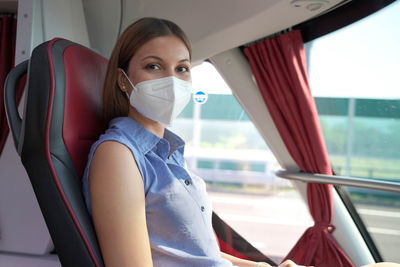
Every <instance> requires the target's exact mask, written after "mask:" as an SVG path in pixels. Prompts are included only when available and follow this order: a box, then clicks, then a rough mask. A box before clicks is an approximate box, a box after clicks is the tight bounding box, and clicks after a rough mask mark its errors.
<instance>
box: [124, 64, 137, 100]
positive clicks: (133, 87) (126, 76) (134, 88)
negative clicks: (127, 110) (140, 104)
mask: <svg viewBox="0 0 400 267" xmlns="http://www.w3.org/2000/svg"><path fill="white" fill-rule="evenodd" d="M121 71H122V73H123V74H124V75H125V78H127V79H128V82H129V83H130V85H131V86H132V90H135V91H137V89H136V87H135V86H134V85H133V82H132V81H131V79H129V77H128V75H127V74H126V72H125V71H124V70H123V69H121ZM124 92H125V94H126V96H127V97H128V99H129V98H130V96H129V94H128V92H127V91H124Z"/></svg>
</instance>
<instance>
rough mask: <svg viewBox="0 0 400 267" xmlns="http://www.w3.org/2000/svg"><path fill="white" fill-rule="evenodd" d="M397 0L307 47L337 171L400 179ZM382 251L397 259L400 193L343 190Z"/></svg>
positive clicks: (388, 258)
mask: <svg viewBox="0 0 400 267" xmlns="http://www.w3.org/2000/svg"><path fill="white" fill-rule="evenodd" d="M399 12H400V3H399V2H394V3H392V4H391V5H389V6H387V7H386V8H384V9H382V10H381V11H379V12H377V13H375V14H373V15H371V16H369V17H367V18H365V19H363V20H361V21H358V22H357V23H354V24H352V25H350V26H347V27H345V28H343V29H341V30H338V31H336V32H334V33H331V34H329V35H326V36H323V37H321V38H319V39H316V40H314V41H311V42H309V43H308V44H306V51H307V55H308V67H309V77H310V86H311V91H312V93H313V95H314V97H315V100H316V104H317V108H318V112H319V115H320V121H321V125H322V129H323V132H324V135H325V141H326V145H327V149H328V154H329V157H330V161H331V163H332V165H333V169H334V172H335V173H336V174H337V175H346V176H354V177H363V178H368V179H375V180H388V181H392V182H399V183H400V137H399V134H398V133H399V130H400V90H399V88H400V80H399V79H398V76H399V73H400V50H399V49H398V48H399V47H400V37H399V36H398V35H395V34H393V33H394V32H396V31H397V29H398V27H399V26H400V18H399V17H398V14H399ZM345 190H346V191H345V192H347V194H349V196H350V199H351V201H352V203H353V204H354V205H355V207H356V210H357V212H358V214H359V215H360V217H361V219H362V221H363V222H364V224H365V226H366V228H367V230H368V231H369V234H370V235H371V237H372V239H373V240H374V242H375V245H376V246H377V248H378V250H379V252H380V254H381V256H382V257H383V259H384V260H386V261H395V262H399V261H400V255H399V254H398V253H396V249H393V248H398V247H400V219H399V214H400V194H395V193H389V192H383V191H378V190H366V189H360V188H351V187H347V188H345Z"/></svg>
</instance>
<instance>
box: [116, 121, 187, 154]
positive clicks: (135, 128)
mask: <svg viewBox="0 0 400 267" xmlns="http://www.w3.org/2000/svg"><path fill="white" fill-rule="evenodd" d="M109 127H110V128H113V127H116V128H119V129H120V130H121V131H122V132H123V133H124V134H126V135H127V136H128V137H132V138H133V139H134V140H133V141H135V143H136V144H137V146H138V147H139V149H140V150H141V151H142V152H143V153H144V154H146V153H147V152H149V151H150V150H152V149H153V148H154V147H155V146H157V145H158V144H162V145H161V146H167V147H168V150H169V151H166V152H167V153H166V155H168V156H169V155H171V154H172V153H174V152H175V151H176V150H178V149H179V150H180V151H181V152H182V153H183V148H184V146H185V142H184V141H183V140H182V138H180V137H179V136H177V135H176V134H174V133H173V132H171V131H170V130H168V129H165V131H164V138H160V137H158V136H157V135H155V134H154V133H152V132H151V131H149V130H147V129H146V128H145V127H143V126H142V125H141V124H140V123H138V122H137V121H135V120H134V119H132V118H130V117H118V118H114V119H112V120H111V121H110V124H109ZM138 140H140V141H139V142H138ZM161 140H163V141H161ZM165 141H167V142H165ZM180 148H182V149H180ZM168 152H169V153H168Z"/></svg>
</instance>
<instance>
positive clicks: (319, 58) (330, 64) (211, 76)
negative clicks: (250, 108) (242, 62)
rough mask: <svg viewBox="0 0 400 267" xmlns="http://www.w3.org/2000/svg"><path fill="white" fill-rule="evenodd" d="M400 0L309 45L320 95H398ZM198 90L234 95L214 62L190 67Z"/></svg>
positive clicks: (316, 90) (315, 92)
mask: <svg viewBox="0 0 400 267" xmlns="http://www.w3.org/2000/svg"><path fill="white" fill-rule="evenodd" d="M399 14H400V1H396V2H394V3H392V4H391V5H389V6H387V7H386V8H384V9H382V10H380V11H378V12H377V13H375V14H373V15H370V16H368V17H367V18H364V19H363V20H361V21H358V22H356V23H353V24H351V25H349V26H347V27H345V28H343V29H340V30H338V31H335V32H333V33H331V34H328V35H326V36H323V37H320V38H318V39H316V40H313V41H312V42H310V43H308V44H306V47H310V46H311V50H310V53H309V54H308V56H309V58H308V68H309V69H308V70H309V79H310V87H311V91H312V93H313V95H314V96H316V97H346V98H348V97H356V98H378V99H400V15H399ZM192 79H193V88H194V90H195V91H196V90H203V89H204V91H206V92H207V93H209V94H230V93H231V90H230V89H229V87H228V85H227V84H226V83H225V81H224V80H223V79H222V77H221V76H220V75H219V74H218V72H217V71H216V70H215V69H214V67H213V66H212V65H211V64H210V63H207V62H205V63H203V64H201V65H199V66H196V67H194V68H193V70H192Z"/></svg>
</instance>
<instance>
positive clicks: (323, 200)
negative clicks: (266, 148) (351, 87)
mask: <svg viewBox="0 0 400 267" xmlns="http://www.w3.org/2000/svg"><path fill="white" fill-rule="evenodd" d="M244 53H245V55H246V56H247V58H248V59H249V63H250V67H251V69H252V72H253V74H254V77H255V79H256V81H257V85H258V87H259V90H260V93H261V95H262V97H263V99H264V102H265V103H266V105H267V107H268V110H269V112H270V114H271V117H272V119H273V120H274V123H275V125H276V127H277V129H278V131H279V133H280V135H281V137H282V140H283V142H284V143H285V145H286V147H287V149H288V151H289V153H290V155H291V156H292V157H293V159H294V161H295V162H296V163H297V165H298V166H299V167H300V169H301V170H302V171H304V172H310V173H321V174H328V175H330V174H332V168H331V166H330V163H329V160H328V154H327V151H326V146H325V141H324V138H323V133H322V129H321V126H320V123H319V118H318V112H317V108H316V105H315V102H314V98H313V97H312V95H311V91H310V86H309V83H308V76H307V63H306V58H305V52H304V46H303V41H302V38H301V34H300V31H297V30H296V31H292V32H289V33H286V34H283V35H280V36H278V37H276V38H273V39H268V40H266V41H264V42H260V43H258V44H255V45H252V46H250V47H247V48H245V49H244ZM307 199H308V206H309V210H310V213H311V216H312V218H313V219H314V222H315V224H314V226H312V227H310V228H308V229H307V230H306V231H305V233H304V234H303V235H302V236H301V238H300V239H299V241H298V242H297V244H296V245H295V246H294V247H293V248H292V250H291V251H290V252H289V254H288V255H287V256H286V259H291V260H293V261H295V262H296V263H298V264H303V265H307V266H316V267H325V266H326V267H328V266H329V267H331V266H337V267H339V266H346V267H347V266H353V264H352V263H351V261H350V260H349V258H348V257H347V256H346V255H345V253H344V252H343V251H342V249H341V248H340V246H339V245H338V243H337V242H336V240H335V239H334V238H333V236H332V232H333V231H334V229H335V228H334V226H333V225H331V221H332V213H333V203H332V185H324V184H311V183H309V184H308V185H307Z"/></svg>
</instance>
